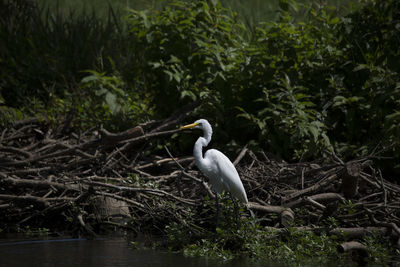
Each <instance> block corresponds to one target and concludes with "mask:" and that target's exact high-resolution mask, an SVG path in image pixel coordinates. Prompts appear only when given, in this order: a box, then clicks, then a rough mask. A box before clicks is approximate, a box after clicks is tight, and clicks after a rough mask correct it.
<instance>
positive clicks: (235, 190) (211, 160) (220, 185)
mask: <svg viewBox="0 0 400 267" xmlns="http://www.w3.org/2000/svg"><path fill="white" fill-rule="evenodd" d="M189 128H198V129H202V130H203V133H204V136H203V137H199V139H197V141H196V143H195V145H194V149H193V155H194V158H195V161H196V165H197V167H198V168H199V169H200V171H201V172H202V173H204V175H205V176H207V177H208V178H209V179H210V183H211V184H212V186H213V189H214V190H215V191H216V193H221V192H222V191H227V192H230V193H231V194H232V195H233V196H234V197H236V198H238V199H239V200H240V201H241V202H243V203H247V202H248V200H247V195H246V191H245V190H244V187H243V184H242V181H241V180H240V177H239V174H238V172H237V170H236V168H235V166H234V165H233V163H232V162H231V161H230V160H229V159H228V157H227V156H225V155H224V154H223V153H222V152H220V151H218V150H216V149H209V150H207V151H206V153H205V154H204V157H203V152H202V150H203V147H205V146H207V145H208V144H209V143H210V141H211V136H212V128H211V125H210V124H209V123H208V121H207V120H204V119H200V120H197V121H195V122H194V123H192V124H189V125H186V126H183V127H182V128H181V129H189Z"/></svg>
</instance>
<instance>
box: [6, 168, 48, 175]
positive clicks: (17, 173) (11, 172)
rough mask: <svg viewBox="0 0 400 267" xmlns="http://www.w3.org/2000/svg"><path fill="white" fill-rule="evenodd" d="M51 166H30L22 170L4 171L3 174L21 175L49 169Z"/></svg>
mask: <svg viewBox="0 0 400 267" xmlns="http://www.w3.org/2000/svg"><path fill="white" fill-rule="evenodd" d="M51 169H52V167H43V168H32V169H24V170H14V171H8V172H4V173H3V174H5V175H22V174H35V173H39V172H44V171H50V170H51Z"/></svg>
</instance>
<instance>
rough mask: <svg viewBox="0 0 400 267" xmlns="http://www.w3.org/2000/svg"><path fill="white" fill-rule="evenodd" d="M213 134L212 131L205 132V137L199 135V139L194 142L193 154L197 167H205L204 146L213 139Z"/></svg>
mask: <svg viewBox="0 0 400 267" xmlns="http://www.w3.org/2000/svg"><path fill="white" fill-rule="evenodd" d="M211 135H212V133H204V136H203V137H199V139H197V141H196V143H195V144H194V149H193V156H194V159H195V162H196V165H197V167H199V169H200V170H202V169H203V167H204V164H205V162H204V158H203V147H206V146H207V145H208V144H209V143H210V141H211Z"/></svg>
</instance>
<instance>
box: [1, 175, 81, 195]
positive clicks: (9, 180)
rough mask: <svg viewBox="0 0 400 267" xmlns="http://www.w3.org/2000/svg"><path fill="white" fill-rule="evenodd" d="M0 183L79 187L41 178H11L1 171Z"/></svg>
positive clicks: (28, 185)
mask: <svg viewBox="0 0 400 267" xmlns="http://www.w3.org/2000/svg"><path fill="white" fill-rule="evenodd" d="M0 183H5V184H9V185H14V186H20V187H40V188H49V187H51V186H53V187H55V188H57V189H61V190H73V191H77V190H78V189H79V187H78V185H75V184H71V185H66V184H61V183H56V182H50V181H42V180H29V179H21V178H12V177H8V176H6V175H4V174H2V173H0Z"/></svg>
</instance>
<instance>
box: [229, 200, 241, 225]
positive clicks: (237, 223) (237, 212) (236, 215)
mask: <svg viewBox="0 0 400 267" xmlns="http://www.w3.org/2000/svg"><path fill="white" fill-rule="evenodd" d="M229 196H230V197H231V200H232V202H233V208H234V210H235V218H236V226H239V207H238V205H237V203H236V201H235V199H234V197H232V194H231V193H229Z"/></svg>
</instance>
